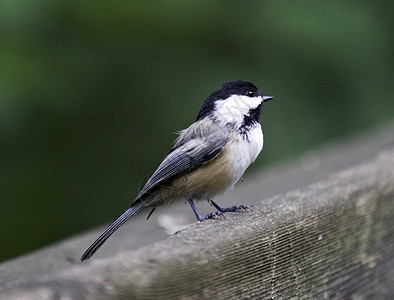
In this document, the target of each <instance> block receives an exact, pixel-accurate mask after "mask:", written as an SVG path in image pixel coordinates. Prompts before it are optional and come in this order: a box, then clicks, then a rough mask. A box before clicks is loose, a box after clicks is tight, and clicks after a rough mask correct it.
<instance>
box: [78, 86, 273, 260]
mask: <svg viewBox="0 0 394 300" xmlns="http://www.w3.org/2000/svg"><path fill="white" fill-rule="evenodd" d="M271 99H273V97H271V96H264V95H263V94H262V93H261V92H260V90H259V89H258V88H257V87H256V86H255V85H253V84H252V83H250V82H245V81H229V82H226V83H225V84H223V85H222V86H221V87H220V88H219V89H218V90H217V91H215V92H213V93H212V94H211V95H210V96H209V97H208V98H207V99H206V100H205V102H204V104H203V105H202V107H201V109H200V112H199V113H198V115H197V120H196V122H194V123H193V124H192V125H190V126H189V127H188V128H186V129H184V130H182V131H180V132H179V137H178V139H177V140H176V142H175V145H174V147H173V148H172V149H171V151H170V153H168V154H167V156H166V157H165V158H164V160H163V162H162V163H161V164H160V165H159V167H158V168H157V170H156V171H155V172H154V173H153V175H152V176H151V177H150V179H149V180H148V181H147V182H146V184H145V186H144V187H143V189H142V190H141V192H140V193H139V194H138V195H137V197H136V198H135V200H134V202H133V203H132V204H131V206H130V208H129V209H127V210H126V211H125V212H124V213H123V214H122V215H121V216H120V217H119V218H117V219H116V220H115V221H114V222H113V223H112V224H111V225H109V226H108V228H107V229H106V230H105V231H104V232H103V233H102V234H101V235H100V236H99V237H98V239H97V240H96V241H95V242H94V243H93V244H92V245H91V246H90V247H89V248H88V249H87V250H86V252H85V253H84V254H83V255H82V257H81V260H82V261H84V260H87V259H89V258H90V257H91V256H92V255H93V254H94V253H95V252H96V251H97V249H99V248H100V247H101V246H102V245H103V244H104V242H105V241H106V240H107V239H108V238H109V237H110V236H111V235H112V234H113V233H114V232H115V231H116V230H117V229H118V228H119V227H120V226H122V225H123V224H124V223H125V222H126V221H127V220H128V219H130V218H131V217H132V216H134V215H135V214H136V213H137V212H138V211H140V210H141V209H142V208H143V207H145V206H149V207H151V208H152V211H151V213H152V212H153V211H154V210H155V208H156V207H158V206H160V205H162V204H165V203H170V202H172V201H174V200H175V199H177V198H184V199H186V200H187V201H188V202H189V204H190V206H191V208H192V209H193V212H194V214H195V215H196V218H197V220H198V221H200V222H201V221H204V220H206V219H209V218H214V217H216V216H218V215H220V214H222V213H225V212H229V211H237V210H242V209H245V208H246V207H245V206H244V205H240V206H232V207H229V208H224V207H221V206H220V205H219V204H217V203H216V202H214V201H213V200H212V197H214V196H215V195H218V194H221V193H223V192H225V191H226V190H228V189H231V188H232V187H233V186H234V184H235V183H236V182H237V181H238V180H239V179H240V178H241V176H242V175H243V173H244V172H245V170H246V169H247V167H248V166H249V165H250V164H251V163H252V162H254V160H255V159H256V158H257V156H258V154H259V153H260V151H261V150H262V149H263V132H262V130H261V126H260V122H259V119H260V111H261V107H262V105H263V103H264V102H267V101H268V100H271ZM200 199H206V200H208V201H209V202H210V203H211V204H212V205H213V206H215V207H216V209H217V210H218V211H217V212H214V213H210V214H208V215H207V216H205V217H202V216H201V215H200V214H199V212H198V211H197V208H196V206H195V205H194V202H193V201H194V200H200ZM149 216H150V214H149ZM149 216H148V218H149Z"/></svg>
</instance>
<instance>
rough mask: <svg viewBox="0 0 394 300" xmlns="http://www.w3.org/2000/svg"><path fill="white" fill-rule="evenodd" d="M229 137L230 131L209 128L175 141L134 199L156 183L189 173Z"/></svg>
mask: <svg viewBox="0 0 394 300" xmlns="http://www.w3.org/2000/svg"><path fill="white" fill-rule="evenodd" d="M216 129H217V128H216ZM229 138H230V133H229V132H228V131H227V130H213V131H212V130H210V132H205V133H203V134H201V135H196V136H194V137H191V138H190V139H188V140H187V141H185V142H184V143H182V144H179V143H177V144H176V145H175V147H174V148H173V149H172V150H171V152H170V153H169V154H168V155H167V156H166V157H165V158H164V160H163V162H162V163H161V164H160V165H159V167H158V168H157V170H156V171H155V172H154V173H153V175H152V176H151V177H150V178H149V180H148V181H147V182H146V184H145V186H144V187H143V189H142V190H141V192H140V193H139V194H138V196H137V198H136V200H138V199H141V198H143V197H144V196H145V195H146V194H149V192H150V191H152V190H153V189H154V188H156V187H157V186H158V185H160V184H165V182H166V181H168V180H171V179H174V178H176V177H178V176H181V175H184V174H187V173H190V172H192V171H193V170H195V169H197V168H198V167H199V166H201V165H202V164H204V163H207V162H209V161H211V160H212V159H214V158H215V157H216V156H217V155H218V154H219V153H220V152H221V151H222V150H223V148H224V146H225V145H226V144H227V142H228V140H229Z"/></svg>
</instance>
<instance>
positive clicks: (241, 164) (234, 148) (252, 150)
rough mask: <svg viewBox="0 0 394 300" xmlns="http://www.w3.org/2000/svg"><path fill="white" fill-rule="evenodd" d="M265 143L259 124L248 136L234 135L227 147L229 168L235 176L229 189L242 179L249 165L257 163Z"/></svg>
mask: <svg viewBox="0 0 394 300" xmlns="http://www.w3.org/2000/svg"><path fill="white" fill-rule="evenodd" d="M263 143H264V137H263V132H262V130H261V126H260V124H258V123H257V124H256V125H255V127H253V129H251V130H250V131H249V132H248V134H247V136H242V135H240V134H238V133H233V134H232V137H231V140H230V141H229V144H228V148H227V147H226V148H227V149H226V150H227V151H228V156H227V158H228V163H229V167H230V169H231V171H232V172H231V173H232V174H233V176H232V184H231V185H230V186H229V188H232V187H233V186H234V184H235V183H236V182H237V181H238V180H239V179H241V177H242V175H243V174H244V172H245V171H246V169H247V168H248V167H249V165H250V164H251V163H252V162H254V161H255V159H256V158H257V156H258V155H259V153H260V151H261V150H262V149H263Z"/></svg>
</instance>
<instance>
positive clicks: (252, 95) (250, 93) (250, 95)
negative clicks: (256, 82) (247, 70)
mask: <svg viewBox="0 0 394 300" xmlns="http://www.w3.org/2000/svg"><path fill="white" fill-rule="evenodd" d="M246 94H247V95H248V97H254V92H253V91H247V92H246Z"/></svg>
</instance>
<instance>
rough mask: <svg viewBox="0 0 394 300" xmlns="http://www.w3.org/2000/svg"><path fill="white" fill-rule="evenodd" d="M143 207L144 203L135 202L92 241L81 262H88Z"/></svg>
mask: <svg viewBox="0 0 394 300" xmlns="http://www.w3.org/2000/svg"><path fill="white" fill-rule="evenodd" d="M144 205H145V202H144V201H141V200H139V201H136V202H134V203H133V204H132V206H131V207H130V208H129V209H127V210H126V211H125V212H124V213H123V214H122V215H121V216H120V217H119V218H117V219H116V220H115V221H114V222H113V223H112V224H111V225H109V226H108V227H107V229H105V231H104V232H103V233H102V234H101V235H100V236H99V237H98V238H97V240H95V241H94V243H93V244H92V245H90V247H89V248H88V249H87V250H86V251H85V253H84V254H83V255H82V257H81V261H85V260H88V259H89V258H91V257H92V256H93V254H94V253H96V251H97V250H98V249H99V248H100V247H101V246H102V245H103V244H104V243H105V241H106V240H107V239H108V238H109V237H110V236H111V235H112V234H113V233H114V232H115V231H116V230H117V229H118V228H119V227H120V226H122V225H123V224H124V223H126V221H127V220H128V219H130V218H131V217H132V216H134V215H135V214H136V213H137V212H139V211H140V210H141V208H143V207H144Z"/></svg>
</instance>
